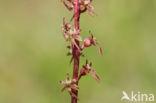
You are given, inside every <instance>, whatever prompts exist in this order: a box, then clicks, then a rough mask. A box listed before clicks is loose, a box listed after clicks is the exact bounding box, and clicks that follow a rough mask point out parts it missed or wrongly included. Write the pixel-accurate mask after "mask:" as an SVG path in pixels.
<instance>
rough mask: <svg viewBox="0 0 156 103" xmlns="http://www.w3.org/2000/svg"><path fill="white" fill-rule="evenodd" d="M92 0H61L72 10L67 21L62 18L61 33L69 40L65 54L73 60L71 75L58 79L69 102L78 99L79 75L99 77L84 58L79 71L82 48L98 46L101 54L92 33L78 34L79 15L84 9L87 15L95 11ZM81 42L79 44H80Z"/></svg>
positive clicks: (72, 102)
mask: <svg viewBox="0 0 156 103" xmlns="http://www.w3.org/2000/svg"><path fill="white" fill-rule="evenodd" d="M92 1H93V0H62V2H63V4H64V5H65V7H66V8H67V9H68V10H69V11H72V10H73V11H74V14H73V17H72V18H71V20H70V21H69V22H66V21H65V18H63V24H62V33H63V37H64V38H65V40H66V42H70V45H68V46H67V48H68V49H69V52H68V53H67V56H72V57H71V60H70V63H72V62H74V63H73V64H74V65H73V77H72V78H70V76H69V74H67V75H66V81H60V84H62V85H64V87H63V89H62V92H63V91H65V90H66V91H68V92H69V94H70V96H71V103H77V101H78V100H79V98H78V91H79V87H78V83H79V81H80V79H81V77H83V76H86V75H87V74H89V73H90V74H92V76H93V78H94V79H95V80H96V81H97V82H99V81H100V78H99V77H98V75H97V74H96V71H95V69H93V68H92V62H88V60H86V63H85V65H83V66H82V68H81V69H80V73H79V60H80V56H82V57H84V54H83V50H84V49H85V48H88V47H90V46H92V45H94V46H97V47H98V52H99V54H100V55H101V54H102V49H101V47H100V45H99V43H98V42H97V40H96V38H95V37H94V36H93V34H92V33H91V32H90V31H89V34H90V36H89V37H88V38H85V39H84V40H83V39H82V37H81V36H80V33H81V29H80V27H79V22H80V15H81V14H82V13H85V12H86V11H87V12H88V13H89V15H91V16H93V15H94V14H95V15H96V13H95V12H94V11H93V10H94V7H93V6H91V3H92ZM73 19H74V25H73V24H71V21H72V20H73ZM80 44H81V45H80Z"/></svg>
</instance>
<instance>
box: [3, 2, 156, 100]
mask: <svg viewBox="0 0 156 103" xmlns="http://www.w3.org/2000/svg"><path fill="white" fill-rule="evenodd" d="M60 1H61V0H0V103H70V96H69V95H68V93H66V92H65V93H61V92H60V90H61V88H62V86H61V85H60V84H59V80H64V79H65V75H66V73H70V74H72V65H69V60H70V57H66V53H67V49H66V46H67V43H66V42H65V40H64V38H63V36H62V34H61V27H60V26H61V24H62V18H63V17H67V19H68V20H69V19H70V18H71V16H72V12H71V13H70V12H68V11H67V10H66V9H65V7H64V6H63V4H62V3H61V2H60ZM93 5H94V6H95V12H96V13H97V14H98V16H94V17H90V16H89V15H88V14H87V13H85V14H82V16H81V29H82V33H81V35H82V36H83V37H88V36H89V33H88V31H89V30H91V31H92V33H93V34H94V35H95V36H96V38H97V40H98V41H99V43H100V44H101V46H102V48H103V53H104V54H103V56H99V55H98V52H97V48H96V47H92V48H88V49H85V53H86V52H87V55H86V57H85V58H88V59H89V60H92V62H93V67H94V68H95V69H96V71H97V73H98V74H99V76H100V78H101V82H100V83H96V81H95V80H94V79H93V78H92V77H91V75H89V76H87V77H84V78H82V80H81V81H80V92H79V98H80V101H79V103H121V101H120V98H121V96H122V91H123V90H125V91H128V92H130V91H132V90H133V91H136V92H137V91H140V92H143V93H156V0H94V2H93ZM85 58H81V65H83V64H84V61H85Z"/></svg>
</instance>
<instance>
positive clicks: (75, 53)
mask: <svg viewBox="0 0 156 103" xmlns="http://www.w3.org/2000/svg"><path fill="white" fill-rule="evenodd" d="M74 3H75V4H74V23H75V28H76V30H77V31H78V30H79V20H80V12H79V0H74ZM77 35H80V34H77ZM75 41H76V43H77V45H78V46H79V41H78V40H75ZM73 56H74V66H73V79H76V80H77V79H78V72H79V61H80V51H79V50H78V48H77V47H76V46H74V50H73ZM76 84H77V85H78V81H77V82H76ZM72 92H73V93H74V94H75V95H76V96H77V97H78V91H75V90H72ZM71 103H77V99H76V98H74V97H71Z"/></svg>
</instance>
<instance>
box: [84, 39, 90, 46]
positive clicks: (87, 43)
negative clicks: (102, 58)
mask: <svg viewBox="0 0 156 103" xmlns="http://www.w3.org/2000/svg"><path fill="white" fill-rule="evenodd" d="M83 45H84V46H85V47H89V46H91V45H92V42H91V40H90V39H89V38H87V39H85V40H84V43H83Z"/></svg>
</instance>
